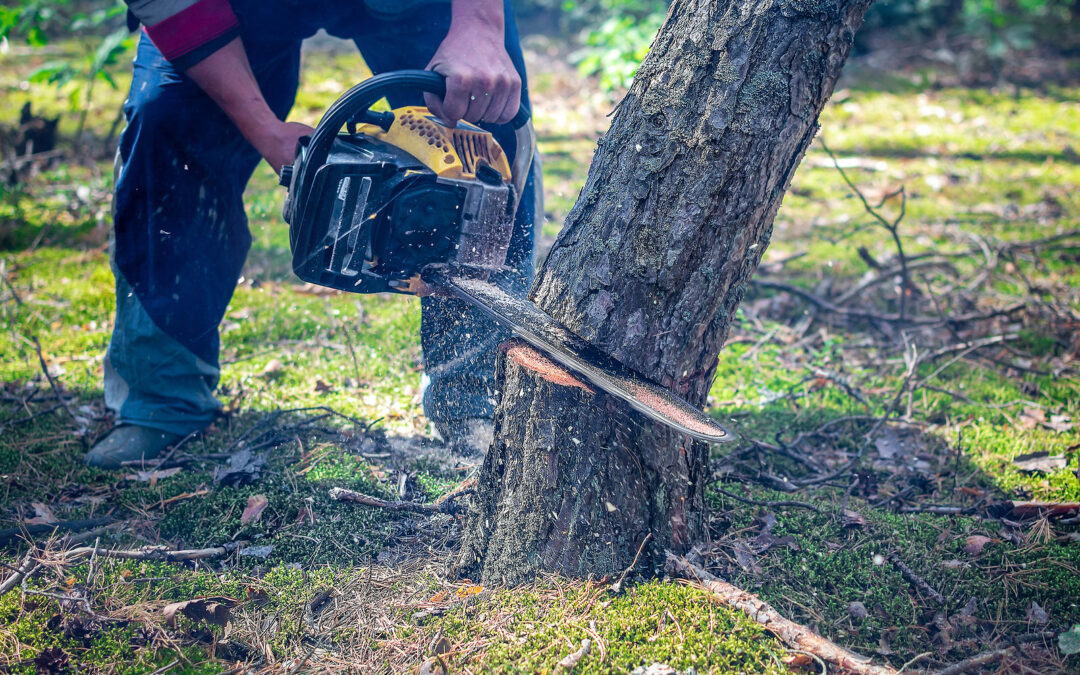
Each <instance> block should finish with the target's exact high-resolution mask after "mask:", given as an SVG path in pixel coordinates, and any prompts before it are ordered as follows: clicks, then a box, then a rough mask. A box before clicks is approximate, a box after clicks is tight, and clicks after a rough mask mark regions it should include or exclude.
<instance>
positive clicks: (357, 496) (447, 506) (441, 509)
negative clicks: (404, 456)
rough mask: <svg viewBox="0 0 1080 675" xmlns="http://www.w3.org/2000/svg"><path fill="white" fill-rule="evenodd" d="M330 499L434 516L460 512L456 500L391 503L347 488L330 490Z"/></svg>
mask: <svg viewBox="0 0 1080 675" xmlns="http://www.w3.org/2000/svg"><path fill="white" fill-rule="evenodd" d="M472 492H473V490H472V489H471V488H470V489H467V490H461V491H460V492H458V493H457V494H456V495H455V499H456V497H460V496H463V495H465V494H470V493H472ZM452 494H453V493H452ZM330 498H331V499H334V500H337V501H339V502H352V503H354V504H363V505H364V506H374V507H376V508H380V509H387V510H389V511H411V512H412V513H423V514H427V515H434V514H436V513H449V514H454V513H457V512H458V511H459V510H460V507H458V506H457V504H456V502H455V499H445V500H443V501H441V502H436V503H434V504H417V503H416V502H405V501H396V502H391V501H387V500H385V499H379V498H378V497H372V496H371V495H366V494H364V493H362V492H356V491H355V490H347V489H345V488H330Z"/></svg>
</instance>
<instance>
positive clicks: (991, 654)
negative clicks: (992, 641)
mask: <svg viewBox="0 0 1080 675" xmlns="http://www.w3.org/2000/svg"><path fill="white" fill-rule="evenodd" d="M1055 636H1056V633H1054V631H1044V632H1042V633H1029V634H1027V635H1018V636H1017V637H1015V638H1013V644H1011V645H1009V646H1008V647H1000V648H995V649H988V650H986V651H985V652H980V653H978V654H976V655H975V656H972V657H970V658H966V659H964V660H963V661H958V662H956V663H954V664H952V665H951V666H947V667H945V668H942V669H941V670H939V671H937V672H936V673H934V675H960V674H961V673H968V672H971V671H972V670H975V669H976V668H980V667H982V666H986V665H989V664H991V663H994V662H996V661H999V660H1001V659H1003V658H1004V657H1006V656H1008V655H1009V653H1010V652H1012V651H1014V650H1015V649H1016V645H1019V644H1024V643H1026V642H1038V641H1039V640H1044V641H1045V640H1052V639H1053V638H1054V637H1055Z"/></svg>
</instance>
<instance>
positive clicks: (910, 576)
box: [889, 553, 945, 605]
mask: <svg viewBox="0 0 1080 675" xmlns="http://www.w3.org/2000/svg"><path fill="white" fill-rule="evenodd" d="M889 560H890V561H892V564H894V565H896V569H898V570H900V574H902V575H904V578H905V579H907V580H908V581H909V582H911V583H912V584H913V585H914V586H915V588H917V589H919V591H920V592H921V593H922V594H923V595H925V596H926V597H928V598H930V599H931V600H933V601H934V604H936V605H944V604H945V596H943V595H942V594H941V593H938V592H937V590H935V589H934V587H933V586H931V585H930V584H929V583H928V582H927V581H926V579H923V578H922V577H920V576H919V575H918V574H916V573H915V570H913V569H911V568H910V567H908V566H907V564H906V563H905V562H904V561H903V560H901V559H900V556H898V555H896V554H895V553H890V554H889Z"/></svg>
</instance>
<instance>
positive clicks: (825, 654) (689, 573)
mask: <svg viewBox="0 0 1080 675" xmlns="http://www.w3.org/2000/svg"><path fill="white" fill-rule="evenodd" d="M667 568H668V573H669V574H671V575H672V576H675V577H680V578H682V579H686V580H687V581H689V582H690V583H692V584H696V585H700V586H701V587H702V588H704V589H706V590H708V591H711V592H712V593H713V595H714V596H715V597H716V598H717V599H718V600H719V601H720V602H722V603H723V604H724V605H727V606H728V607H732V608H734V609H738V610H741V611H743V612H745V613H746V614H747V615H748V616H749V617H750V618H751V619H753V620H754V621H757V622H758V623H759V624H761V625H762V626H764V627H765V629H766V630H768V631H769V632H771V633H772V634H773V635H776V636H777V637H778V638H780V639H781V640H783V641H784V642H786V643H787V644H789V645H791V646H793V647H795V648H797V649H801V650H803V651H806V652H808V653H810V654H813V655H815V656H817V657H819V658H821V659H822V660H823V661H827V662H829V663H832V664H835V665H836V666H839V667H840V668H843V669H845V670H848V671H850V672H852V673H856V674H857V675H898V674H897V672H896V670H895V669H893V668H891V667H889V666H878V665H875V664H873V663H871V662H870V660H869V659H868V658H866V657H865V656H859V655H858V654H856V653H854V652H851V651H848V650H847V649H844V648H843V647H841V646H840V645H838V644H836V643H834V642H832V641H830V640H828V639H827V638H824V637H822V636H820V635H818V634H816V633H814V632H813V631H811V630H810V629H809V628H807V627H806V626H803V625H801V624H797V623H795V622H794V621H791V620H789V619H785V618H784V617H783V616H781V615H780V613H779V612H777V611H776V610H775V609H773V608H772V606H771V605H769V604H768V603H767V602H765V601H764V600H762V599H761V598H759V597H758V596H756V595H754V594H753V593H748V592H747V591H744V590H742V589H741V588H738V587H736V586H733V585H731V584H729V583H727V582H726V581H723V580H721V579H718V578H717V577H714V576H713V575H711V574H709V573H708V572H706V571H705V570H703V569H701V568H700V567H697V566H696V565H694V564H692V563H690V562H688V561H687V560H686V559H685V558H682V557H681V556H677V555H675V554H673V553H671V552H670V551H668V552H667Z"/></svg>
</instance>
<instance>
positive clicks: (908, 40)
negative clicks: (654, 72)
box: [0, 0, 1080, 116]
mask: <svg viewBox="0 0 1080 675" xmlns="http://www.w3.org/2000/svg"><path fill="white" fill-rule="evenodd" d="M102 4H103V3H101V2H94V1H92V0H14V1H13V2H10V3H9V4H7V5H5V6H2V7H0V49H4V50H7V49H9V48H10V47H11V45H13V44H22V45H27V46H29V47H32V48H47V46H48V44H49V42H50V40H52V39H56V38H58V37H61V36H63V37H72V36H82V37H88V38H90V37H92V38H97V39H96V40H94V41H88V49H87V53H86V54H85V55H84V56H83V57H82V58H80V59H72V58H70V57H69V58H67V59H59V60H55V61H49V62H48V63H46V64H45V65H43V66H42V68H41V70H40V71H39V72H38V73H36V75H35V77H37V78H38V79H39V80H45V81H48V82H51V83H54V84H55V85H56V86H57V87H60V88H62V89H63V90H64V92H65V93H66V94H67V96H68V97H69V99H70V101H71V106H72V109H73V111H82V112H83V115H84V116H85V111H86V110H87V109H88V108H89V107H90V106H91V105H92V103H93V100H92V96H93V90H94V83H95V82H98V81H104V82H106V83H107V84H109V85H112V86H115V85H113V83H112V82H110V81H109V78H108V74H107V71H106V66H107V65H109V64H111V63H113V62H115V61H116V60H118V59H119V58H121V57H122V56H123V54H124V53H125V52H126V51H127V50H129V49H131V48H132V46H133V39H132V38H131V36H130V35H129V34H128V32H127V27H126V22H125V21H124V16H125V10H124V5H123V3H122V2H120V0H116V2H115V3H114V4H112V5H109V6H107V7H102ZM514 4H515V9H516V11H517V15H518V19H519V22H520V23H522V25H523V29H524V31H525V32H542V33H546V34H556V35H560V36H563V37H565V38H567V39H568V40H569V41H570V42H571V43H572V45H573V51H572V52H571V59H572V61H573V62H574V63H575V64H576V66H577V67H578V68H579V70H580V71H581V73H582V74H583V75H587V76H595V77H596V81H597V82H598V84H599V86H600V87H601V88H602V89H604V90H606V91H613V90H618V89H620V88H624V87H626V86H628V85H629V84H630V82H631V81H632V79H633V75H634V72H635V71H636V69H637V66H638V64H639V63H640V62H641V59H642V58H644V56H645V54H647V53H648V50H649V45H650V43H651V41H652V38H653V36H654V35H655V34H656V32H657V30H658V29H659V27H660V26H661V24H662V23H663V21H664V18H665V16H666V13H667V8H668V5H669V2H668V1H667V0H514ZM1078 25H1080V0H878V2H876V3H875V4H874V6H873V7H872V8H871V9H870V12H869V14H867V18H866V23H865V25H864V28H863V30H862V31H861V32H860V33H859V35H858V36H857V38H856V49H857V54H858V53H867V52H870V51H873V50H884V51H890V50H891V51H910V50H911V49H920V50H923V51H925V52H926V55H927V57H928V58H930V59H931V60H934V61H937V62H938V63H939V64H940V63H945V64H948V65H952V66H954V67H955V68H956V70H957V71H958V73H959V75H960V76H961V77H962V78H964V79H966V80H968V82H967V84H1000V83H1002V81H1003V80H1005V79H1008V78H1009V77H1010V76H1015V73H1009V72H1008V69H1007V68H1006V66H1007V65H1008V63H1009V62H1010V60H1011V59H1015V58H1017V57H1018V56H1019V55H1020V54H1023V55H1025V56H1030V55H1031V54H1032V53H1034V54H1036V55H1038V56H1048V57H1056V58H1061V57H1064V58H1070V57H1075V56H1080V30H1078V28H1077V26H1078ZM1066 74H1067V76H1068V77H1069V78H1070V79H1073V78H1075V77H1076V76H1078V75H1080V73H1077V72H1076V70H1075V68H1073V69H1068V70H1067V73H1066ZM1043 75H1045V74H1043ZM1040 79H1043V78H1040ZM1023 84H1027V83H1023Z"/></svg>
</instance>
